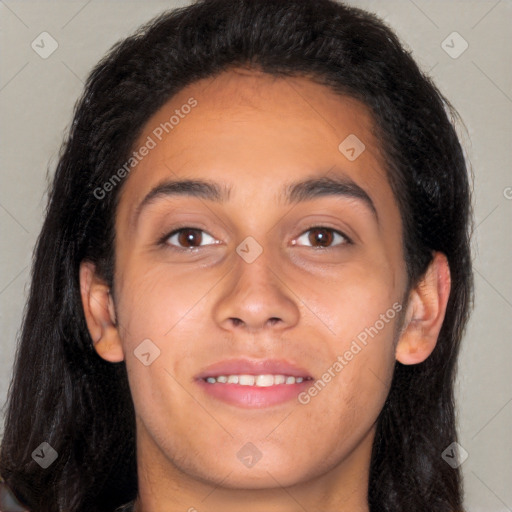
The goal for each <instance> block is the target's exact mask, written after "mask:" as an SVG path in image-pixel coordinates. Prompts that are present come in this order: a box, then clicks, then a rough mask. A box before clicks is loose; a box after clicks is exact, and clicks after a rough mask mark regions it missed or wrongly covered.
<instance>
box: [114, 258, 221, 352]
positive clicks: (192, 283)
mask: <svg viewBox="0 0 512 512" xmlns="http://www.w3.org/2000/svg"><path fill="white" fill-rule="evenodd" d="M217 280H218V277H216V276H214V275H213V274H212V273H207V272H197V271H196V272H193V273H192V272H188V273H183V272H180V269H176V268H172V269H171V268H168V267H165V266H162V265H154V266H149V267H148V266H146V267H144V266H143V265H137V264H136V263H134V264H132V265H131V266H130V268H127V270H126V271H125V272H124V273H123V275H122V276H120V279H119V282H120V283H122V284H121V285H120V286H119V289H118V290H117V291H118V297H119V301H118V313H119V319H120V322H121V324H122V327H123V328H124V332H123V342H124V343H125V344H127V345H128V346H129V347H132V345H133V344H134V343H137V341H138V342H140V341H141V340H143V339H145V338H151V339H152V340H153V341H154V343H156V344H157V345H160V344H161V345H162V346H165V345H166V344H168V341H169V339H172V338H173V335H174V333H176V332H177V331H180V336H183V335H184V333H183V330H184V329H185V330H186V329H187V326H189V325H190V324H191V323H194V322H195V321H197V318H196V316H197V315H198V312H199V311H201V300H202V299H203V298H205V297H206V296H207V295H208V293H209V291H210V290H211V289H212V287H213V286H214V285H215V282H216V281H217ZM203 314H204V311H203ZM203 321H204V318H203Z"/></svg>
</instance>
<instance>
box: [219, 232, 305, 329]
mask: <svg viewBox="0 0 512 512" xmlns="http://www.w3.org/2000/svg"><path fill="white" fill-rule="evenodd" d="M233 256H234V257H233V272H232V273H231V277H230V279H229V280H227V281H226V287H225V289H224V290H223V292H222V294H221V296H220V297H219V299H218V301H217V303H216V305H215V311H214V315H215V317H216V318H215V319H216V321H217V323H218V324H219V325H221V326H222V327H224V328H232V327H236V326H245V327H246V328H249V329H257V328H263V327H265V326H266V325H267V324H270V325H276V326H277V324H279V325H281V327H285V326H290V325H293V324H294V323H296V322H297V321H298V318H299V309H298V307H297V304H296V302H295V301H294V295H293V293H291V291H290V290H289V288H288V287H287V286H286V284H285V282H284V280H282V279H280V277H279V265H278V264H277V262H278V255H277V254H276V252H275V251H273V250H271V249H270V248H267V247H263V246H261V245H260V244H259V243H258V242H257V241H256V240H255V239H253V238H252V237H247V238H246V239H245V240H244V241H243V242H242V243H240V244H239V246H238V247H237V248H236V253H235V254H234V255H233Z"/></svg>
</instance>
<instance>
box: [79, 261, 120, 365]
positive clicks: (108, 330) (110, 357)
mask: <svg viewBox="0 0 512 512" xmlns="http://www.w3.org/2000/svg"><path fill="white" fill-rule="evenodd" d="M80 295H81V297H82V307H83V309H84V314H85V320H86V322H87V328H88V329H89V334H90V335H91V338H92V341H93V344H94V349H95V350H96V352H97V353H98V355H99V356H100V357H102V358H103V359H105V360H106V361H109V362H111V363H117V362H120V361H123V360H124V352H123V346H122V343H121V338H120V336H119V329H118V325H117V319H116V314H115V308H114V301H113V298H112V294H111V293H110V289H109V287H108V286H107V284H106V283H105V282H104V281H103V280H102V279H101V278H100V277H99V276H98V275H97V273H96V267H95V265H94V264H93V263H91V262H88V261H83V262H82V263H81V264H80Z"/></svg>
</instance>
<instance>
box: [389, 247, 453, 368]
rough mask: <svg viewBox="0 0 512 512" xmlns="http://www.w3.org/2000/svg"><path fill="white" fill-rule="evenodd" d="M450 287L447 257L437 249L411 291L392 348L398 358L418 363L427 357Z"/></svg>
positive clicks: (443, 311)
mask: <svg viewBox="0 0 512 512" xmlns="http://www.w3.org/2000/svg"><path fill="white" fill-rule="evenodd" d="M450 286H451V281H450V268H449V265H448V260H447V259H446V256H445V255H444V254H442V253H440V252H436V253H434V257H433V259H432V261H431V263H430V265H429V267H428V268H427V271H426V272H425V274H424V276H423V277H422V279H421V280H420V281H419V283H418V284H417V285H416V286H415V287H414V289H413V290H411V292H410V295H409V303H408V306H407V311H406V313H405V321H404V326H403V328H402V332H401V334H400V337H399V339H398V343H397V346H396V351H395V357H396V360H397V361H399V362H400V363H402V364H418V363H421V362H423V361H425V359H427V358H428V357H429V356H430V354H431V353H432V351H433V350H434V348H435V346H436V344H437V339H438V337H439V333H440V331H441V327H442V325H443V321H444V317H445V313H446V306H447V304H448V298H449V295H450Z"/></svg>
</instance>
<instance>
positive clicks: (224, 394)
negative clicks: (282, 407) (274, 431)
mask: <svg viewBox="0 0 512 512" xmlns="http://www.w3.org/2000/svg"><path fill="white" fill-rule="evenodd" d="M196 382H197V383H198V384H199V386H201V388H202V389H203V390H204V391H205V392H206V393H207V394H209V395H211V396H213V397H215V398H217V399H219V400H221V401H223V402H225V403H228V404H231V405H236V406H238V407H244V408H248V409H249V408H250V409H257V408H263V407H270V406H272V405H278V404H281V403H284V402H288V401H290V400H293V399H297V395H298V394H299V393H300V392H301V391H304V389H306V388H308V387H309V386H310V385H311V382H312V381H310V380H304V381H302V382H298V383H297V382H296V383H295V384H276V385H274V386H268V387H259V386H241V385H240V384H222V383H214V384H211V383H209V382H206V381H204V380H202V379H199V380H197V381H196Z"/></svg>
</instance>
